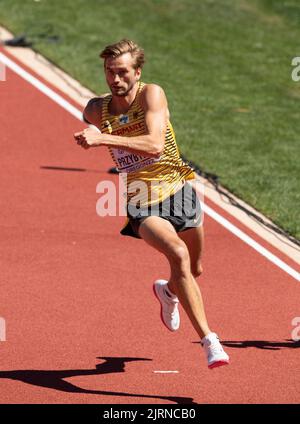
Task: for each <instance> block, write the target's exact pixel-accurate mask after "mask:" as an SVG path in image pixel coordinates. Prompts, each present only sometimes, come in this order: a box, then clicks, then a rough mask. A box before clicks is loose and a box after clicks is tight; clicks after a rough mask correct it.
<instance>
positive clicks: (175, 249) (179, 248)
mask: <svg viewBox="0 0 300 424" xmlns="http://www.w3.org/2000/svg"><path fill="white" fill-rule="evenodd" d="M168 259H169V260H170V262H171V263H172V264H173V265H175V266H179V267H182V266H184V265H186V264H187V263H188V262H189V251H188V249H187V247H186V245H185V243H184V242H181V240H178V241H177V242H176V243H173V245H172V247H171V248H170V250H169V254H168Z"/></svg>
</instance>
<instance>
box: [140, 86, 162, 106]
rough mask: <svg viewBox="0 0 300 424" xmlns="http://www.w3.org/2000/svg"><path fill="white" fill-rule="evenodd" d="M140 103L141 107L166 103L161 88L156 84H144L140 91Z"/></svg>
mask: <svg viewBox="0 0 300 424" xmlns="http://www.w3.org/2000/svg"><path fill="white" fill-rule="evenodd" d="M140 102H141V105H143V106H147V105H148V106H149V105H153V104H158V103H164V104H166V103H167V99H166V95H165V92H164V90H163V88H162V87H161V86H160V85H158V84H144V86H143V87H142V90H141V95H140Z"/></svg>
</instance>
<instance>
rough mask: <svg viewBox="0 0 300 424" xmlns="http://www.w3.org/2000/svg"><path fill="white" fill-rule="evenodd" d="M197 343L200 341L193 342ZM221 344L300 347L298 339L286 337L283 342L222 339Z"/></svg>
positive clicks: (271, 347)
mask: <svg viewBox="0 0 300 424" xmlns="http://www.w3.org/2000/svg"><path fill="white" fill-rule="evenodd" d="M193 343H195V344H199V343H200V342H193ZM221 343H222V345H223V346H227V347H233V348H237V349H246V348H247V347H256V348H257V349H267V350H280V349H282V348H288V349H298V348H300V341H294V340H291V339H287V340H286V341H284V342H268V341H266V340H243V341H237V340H235V341H230V340H223V341H222V342H221Z"/></svg>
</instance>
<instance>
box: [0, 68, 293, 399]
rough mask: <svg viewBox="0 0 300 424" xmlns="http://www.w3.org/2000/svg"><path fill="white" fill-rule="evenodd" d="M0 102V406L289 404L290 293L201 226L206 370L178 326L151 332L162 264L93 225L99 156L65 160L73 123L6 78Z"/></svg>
mask: <svg viewBox="0 0 300 424" xmlns="http://www.w3.org/2000/svg"><path fill="white" fill-rule="evenodd" d="M0 98H1V102H0V125H1V178H0V189H1V239H0V260H1V306H0V308H1V309H0V316H1V317H3V318H5V320H6V326H7V327H6V341H3V342H1V343H0V358H1V360H0V363H1V367H0V402H1V403H105V404H110V403H123V404H129V403H182V402H195V403H298V402H299V399H300V382H299V347H300V343H299V342H297V343H296V342H293V341H292V340H291V332H292V330H293V327H292V324H291V321H292V319H293V318H294V317H297V316H300V305H299V291H300V286H299V282H297V281H296V280H295V279H293V278H292V277H290V276H289V275H288V274H286V273H285V272H284V271H282V270H280V269H279V268H278V267H276V266H275V265H274V264H272V263H271V262H269V261H268V260H267V259H265V258H264V257H263V256H261V255H260V254H259V253H257V252H256V251H254V250H253V249H252V248H251V247H249V246H248V245H246V244H245V243H244V242H242V241H241V240H240V239H238V238H237V237H235V236H234V235H233V234H231V233H230V232H229V231H227V230H226V229H225V228H223V227H222V226H220V225H219V224H217V223H216V222H215V221H213V220H212V219H210V218H209V217H208V216H206V217H205V230H206V248H205V255H204V274H203V276H202V277H201V278H200V279H199V283H200V285H201V289H202V293H203V296H204V299H205V303H206V311H207V315H208V318H209V322H210V326H211V327H212V329H214V330H216V331H217V332H218V333H219V335H220V337H221V338H222V340H223V343H224V345H225V347H226V350H227V351H228V353H229V355H230V357H231V364H230V366H228V367H222V368H219V369H215V370H209V369H208V368H207V366H206V361H205V359H204V354H203V352H202V349H201V347H200V346H199V343H198V337H197V335H196V333H195V332H194V330H193V328H192V327H191V324H190V323H189V321H188V320H187V318H186V316H185V315H184V313H183V312H182V326H181V328H180V330H179V332H178V333H176V334H174V333H170V332H168V330H167V329H165V327H164V326H163V325H162V324H161V321H160V314H159V305H158V302H157V300H156V299H155V297H154V296H153V293H152V283H153V281H154V280H155V279H157V278H168V264H167V261H166V260H165V259H164V258H163V257H162V256H161V255H160V254H158V253H157V252H156V251H154V250H153V249H152V248H150V247H149V246H147V245H146V244H145V243H144V242H143V241H141V240H135V239H131V238H127V237H122V236H121V235H119V229H120V227H121V226H122V224H123V221H124V218H123V217H117V218H114V217H106V218H100V217H99V216H98V215H97V214H96V211H95V205H96V201H97V199H98V197H99V195H98V194H97V193H96V190H95V188H96V185H97V183H98V182H99V181H101V180H103V179H109V180H112V181H117V176H115V175H110V174H107V172H106V171H107V169H108V168H109V167H110V166H112V162H111V160H110V157H109V154H108V152H107V151H106V149H100V148H99V149H91V150H89V151H85V150H82V149H81V148H79V147H78V146H77V145H76V144H75V143H74V141H73V138H72V134H73V133H74V132H75V131H78V130H80V129H81V128H82V127H83V125H82V124H81V122H79V121H78V120H76V119H75V118H74V117H73V116H71V115H70V114H69V113H68V112H67V111H65V110H64V109H62V108H61V107H60V106H58V105H57V104H55V103H54V102H53V101H51V100H50V99H49V98H47V97H46V96H45V95H44V94H42V93H41V92H40V91H38V90H37V89H36V88H34V87H33V86H31V85H30V84H29V83H27V82H25V81H24V80H23V79H21V78H20V77H19V76H17V75H16V74H15V73H13V72H12V71H10V70H7V81H6V82H1V83H0ZM43 167H44V168H43ZM45 167H46V168H45ZM47 167H49V168H47ZM51 167H52V168H51ZM54 167H57V168H64V169H53V168H54ZM71 168H81V169H84V170H85V171H82V172H81V171H79V170H77V171H74V170H73V171H72V170H70V169H71ZM206 201H207V200H206ZM207 202H208V201H207ZM208 203H209V202H208ZM209 205H210V206H212V207H213V208H214V209H215V210H217V211H219V212H221V213H223V212H222V211H221V210H220V209H218V208H217V207H216V206H215V205H213V204H212V203H209ZM223 215H224V216H226V215H225V214H224V213H223ZM227 217H228V216H227ZM229 219H230V220H231V221H232V222H234V220H233V219H232V218H230V217H229ZM235 223H236V222H235ZM238 225H239V227H240V228H242V229H243V230H245V231H246V232H248V234H250V232H249V231H248V230H247V229H246V228H243V226H241V225H240V224H238ZM251 235H252V236H253V237H254V238H255V239H256V240H257V241H260V242H261V243H262V244H263V245H264V246H267V244H266V243H265V242H263V241H262V240H260V239H259V237H258V236H256V235H254V234H251ZM267 247H268V248H269V249H270V250H271V251H272V252H273V253H276V254H277V255H279V256H280V257H281V258H282V259H284V260H286V262H288V263H289V264H290V265H292V266H293V267H294V268H296V267H297V265H296V264H295V263H292V261H290V260H289V259H288V258H284V257H283V255H281V254H280V253H279V252H276V251H275V249H272V248H271V247H270V246H267ZM161 370H172V371H178V373H172V374H161V373H155V372H154V371H161Z"/></svg>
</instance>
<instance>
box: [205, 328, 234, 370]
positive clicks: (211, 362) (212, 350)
mask: <svg viewBox="0 0 300 424" xmlns="http://www.w3.org/2000/svg"><path fill="white" fill-rule="evenodd" d="M201 344H202V346H203V349H204V350H205V353H206V356H207V363H208V368H210V369H212V368H216V367H220V366H222V365H227V364H229V356H228V355H227V353H226V352H225V351H224V349H223V347H222V345H221V343H220V340H219V337H218V336H217V334H216V333H209V334H208V335H207V336H205V337H203V339H202V340H201Z"/></svg>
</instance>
